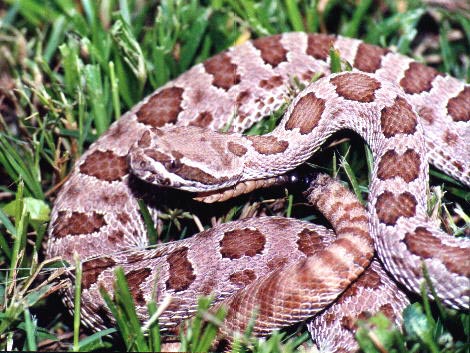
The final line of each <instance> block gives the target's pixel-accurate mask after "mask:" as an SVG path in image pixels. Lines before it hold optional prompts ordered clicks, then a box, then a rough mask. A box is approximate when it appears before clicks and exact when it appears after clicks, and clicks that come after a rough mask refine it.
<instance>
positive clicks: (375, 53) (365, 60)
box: [354, 43, 389, 73]
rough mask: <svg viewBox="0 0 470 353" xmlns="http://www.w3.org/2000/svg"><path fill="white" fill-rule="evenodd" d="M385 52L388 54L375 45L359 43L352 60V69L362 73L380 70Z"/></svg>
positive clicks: (385, 50)
mask: <svg viewBox="0 0 470 353" xmlns="http://www.w3.org/2000/svg"><path fill="white" fill-rule="evenodd" d="M387 52H389V51H388V50H387V49H383V48H380V47H378V46H376V45H370V44H366V43H361V44H360V45H359V47H358V48H357V53H356V57H355V58H354V67H355V68H357V69H359V70H361V71H364V72H370V73H373V72H375V71H377V70H378V69H380V66H381V62H382V58H383V56H384V55H385V54H387Z"/></svg>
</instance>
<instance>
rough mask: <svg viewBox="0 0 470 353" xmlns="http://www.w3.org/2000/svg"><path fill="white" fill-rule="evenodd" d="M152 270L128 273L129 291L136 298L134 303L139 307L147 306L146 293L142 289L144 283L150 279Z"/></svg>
mask: <svg viewBox="0 0 470 353" xmlns="http://www.w3.org/2000/svg"><path fill="white" fill-rule="evenodd" d="M151 273H152V270H151V269H150V268H139V269H137V270H132V271H129V272H128V273H126V279H127V283H128V285H129V290H130V292H131V294H132V297H133V298H134V302H135V303H136V304H137V305H139V306H144V305H145V298H144V292H143V291H142V289H141V288H140V285H141V283H142V282H144V281H145V280H147V279H148V277H149V276H150V275H151Z"/></svg>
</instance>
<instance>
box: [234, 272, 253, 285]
mask: <svg viewBox="0 0 470 353" xmlns="http://www.w3.org/2000/svg"><path fill="white" fill-rule="evenodd" d="M255 279H256V274H255V271H253V270H248V269H247V270H243V271H238V272H235V273H232V274H231V275H230V276H229V280H230V282H232V283H233V284H237V285H241V286H247V285H248V284H250V283H251V282H253V281H254V280H255Z"/></svg>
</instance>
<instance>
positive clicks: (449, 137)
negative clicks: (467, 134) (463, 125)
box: [444, 129, 459, 146]
mask: <svg viewBox="0 0 470 353" xmlns="http://www.w3.org/2000/svg"><path fill="white" fill-rule="evenodd" d="M458 141H459V136H458V135H457V134H454V133H453V132H451V131H450V130H449V129H447V130H446V132H445V133H444V142H445V143H447V144H448V145H450V146H453V145H455V144H456V143H457V142H458Z"/></svg>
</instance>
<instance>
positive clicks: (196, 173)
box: [172, 164, 228, 185]
mask: <svg viewBox="0 0 470 353" xmlns="http://www.w3.org/2000/svg"><path fill="white" fill-rule="evenodd" d="M172 173H174V174H176V175H179V176H180V177H181V178H183V179H185V180H191V181H197V182H199V183H201V184H206V185H214V184H219V183H222V182H224V181H227V180H228V178H227V177H218V178H216V177H214V176H213V175H211V174H208V173H206V172H204V171H202V170H201V169H199V168H196V167H190V166H189V165H186V164H181V165H180V166H179V167H178V168H176V169H175V170H172Z"/></svg>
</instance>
